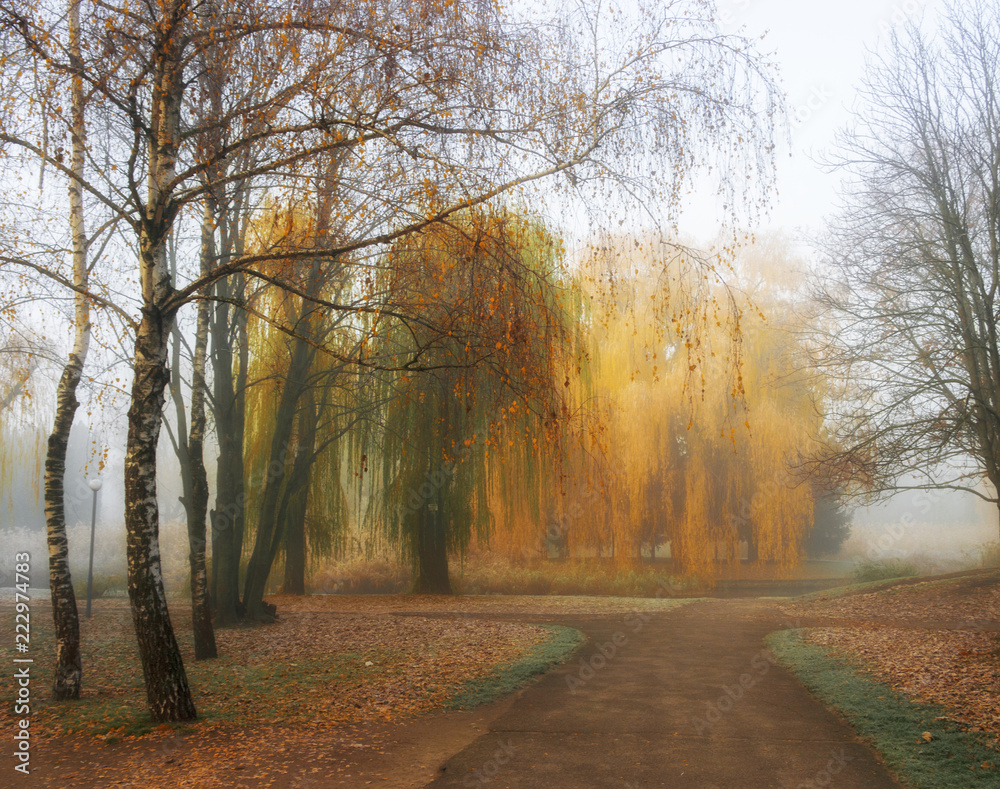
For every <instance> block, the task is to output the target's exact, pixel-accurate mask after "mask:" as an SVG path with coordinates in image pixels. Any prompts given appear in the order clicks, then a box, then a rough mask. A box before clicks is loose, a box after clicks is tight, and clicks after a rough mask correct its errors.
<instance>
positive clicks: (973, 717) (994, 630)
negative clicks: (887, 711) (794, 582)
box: [785, 573, 1000, 746]
mask: <svg viewBox="0 0 1000 789" xmlns="http://www.w3.org/2000/svg"><path fill="white" fill-rule="evenodd" d="M785 611H786V613H788V614H790V615H792V616H796V617H807V618H809V619H812V620H818V622H819V623H820V624H822V625H823V626H822V627H816V628H812V629H810V630H809V631H808V635H807V638H808V640H809V641H811V642H812V643H814V644H817V645H820V646H823V647H825V648H826V649H827V651H828V652H829V653H831V654H836V655H842V656H846V657H848V658H851V659H853V660H856V661H858V662H859V664H860V665H861V666H862V667H863V668H864V669H865V670H867V671H869V672H870V673H871V674H872V675H873V676H874V677H875V678H877V679H878V680H881V681H882V682H885V683H886V684H888V685H890V686H891V687H893V688H894V689H895V690H896V691H898V692H900V693H902V694H903V695H905V696H906V697H908V698H910V699H913V700H916V701H920V702H930V703H934V704H940V705H942V706H943V707H944V708H945V709H946V710H947V717H948V718H949V719H951V720H954V721H955V722H956V723H958V724H959V725H960V726H962V727H964V728H965V729H967V730H970V731H976V732H984V733H986V734H987V735H988V736H989V738H990V740H991V741H992V742H993V743H994V745H995V746H1000V635H998V631H1000V620H998V619H997V612H998V611H1000V577H998V576H997V574H996V573H975V574H971V575H968V576H964V577H961V578H953V579H945V580H930V581H926V582H918V583H913V584H910V585H905V586H898V587H892V588H889V589H885V590H882V591H878V592H868V593H863V594H851V595H847V596H844V597H837V598H832V599H827V600H824V599H821V600H816V601H813V602H809V603H798V604H793V605H787V606H785Z"/></svg>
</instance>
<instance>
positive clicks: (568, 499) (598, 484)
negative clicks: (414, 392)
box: [494, 243, 821, 577]
mask: <svg viewBox="0 0 1000 789" xmlns="http://www.w3.org/2000/svg"><path fill="white" fill-rule="evenodd" d="M609 246H610V248H611V250H610V252H608V250H604V252H605V254H604V255H603V257H601V258H600V259H597V260H592V261H590V262H589V264H588V265H586V266H583V267H581V270H580V272H579V276H578V287H579V289H580V290H581V291H583V292H584V293H586V294H588V296H589V300H590V303H591V304H592V307H591V308H590V309H589V310H587V311H584V312H583V313H581V315H580V316H579V320H580V322H581V325H582V326H583V330H582V331H581V337H582V338H583V339H584V342H585V345H586V349H587V350H586V353H585V356H586V358H587V364H586V365H585V367H586V376H582V375H581V376H577V377H576V378H575V379H574V380H573V381H572V387H571V389H572V391H573V392H574V394H573V398H572V399H573V400H574V401H575V402H576V403H577V405H578V406H581V405H582V404H586V405H587V410H588V411H589V413H590V416H591V421H590V424H591V426H592V429H591V430H590V431H589V432H586V431H585V432H584V434H583V435H585V436H586V440H578V441H575V442H571V444H570V446H569V447H568V448H567V449H568V451H563V452H561V453H560V477H561V484H560V485H558V486H556V485H552V484H550V483H548V482H542V483H541V484H539V482H540V481H541V480H544V479H545V474H544V473H542V474H538V473H537V472H536V471H535V469H534V467H533V466H532V465H531V464H530V463H525V462H523V461H519V462H514V463H507V464H504V465H503V466H502V467H503V468H505V469H507V470H508V471H513V472H514V474H515V476H516V475H518V473H519V472H520V470H521V469H523V470H524V471H523V473H520V480H517V479H512V478H510V477H509V476H508V477H505V478H504V482H503V487H505V488H507V489H511V490H517V491H518V493H519V496H521V497H522V504H521V512H522V513H523V514H522V515H521V519H520V521H519V522H523V523H524V526H523V527H518V528H517V529H514V530H508V531H506V532H505V533H506V534H507V535H508V536H509V537H511V538H510V539H505V540H502V541H494V544H495V545H496V546H498V547H500V548H501V549H503V550H504V551H505V552H507V553H509V554H510V555H512V556H515V557H524V556H526V555H531V554H532V553H535V555H539V554H541V555H545V552H543V551H538V541H537V538H534V539H533V537H532V534H531V527H530V524H532V523H533V522H534V523H537V520H536V519H538V518H542V519H547V522H548V524H549V528H548V532H549V534H550V536H551V535H555V536H556V537H558V541H560V542H561V546H560V549H561V551H562V555H571V556H576V557H581V558H586V557H592V558H599V557H604V558H606V559H613V561H614V563H615V564H617V565H619V566H622V565H629V564H632V563H635V562H639V561H643V560H644V558H647V559H648V558H650V557H652V556H654V555H656V551H657V550H658V549H659V551H660V554H659V555H661V556H664V555H665V554H667V553H668V552H669V556H670V557H671V558H672V560H673V564H674V567H675V569H678V570H681V571H683V572H685V573H690V574H696V575H700V576H709V577H710V576H712V575H714V574H716V573H717V572H718V571H719V569H720V568H721V567H723V566H738V565H739V563H740V561H741V558H743V557H746V558H749V559H750V560H752V561H761V562H768V563H773V564H775V565H778V566H779V567H789V566H791V565H794V564H795V563H797V562H798V561H799V559H800V556H801V553H802V544H803V540H804V538H805V536H806V535H807V533H808V530H809V528H810V526H811V523H812V514H813V499H812V491H811V486H810V485H808V484H802V482H801V481H800V480H799V479H797V478H796V477H795V475H794V474H793V473H792V472H791V471H790V469H791V468H792V467H794V466H795V465H796V462H797V461H798V460H799V459H800V458H801V456H802V455H803V454H805V453H806V452H807V450H808V448H809V446H810V443H811V442H812V441H813V440H814V439H815V437H816V436H817V434H818V431H819V430H820V421H821V420H820V416H819V415H818V413H817V411H816V409H815V407H814V403H815V400H816V397H817V391H816V382H815V381H813V380H811V379H809V378H807V376H806V375H805V374H804V373H802V372H800V371H799V370H798V368H797V365H796V362H795V350H796V349H795V342H794V340H793V338H792V336H791V335H790V334H789V333H788V332H786V331H784V330H782V329H780V328H777V327H774V326H771V325H770V324H769V323H768V322H767V321H766V320H765V318H764V317H763V314H762V313H761V312H760V311H759V310H751V309H745V308H744V307H742V306H741V305H739V304H738V303H737V302H736V300H735V299H733V298H731V297H730V295H729V294H727V293H726V292H725V290H724V288H722V286H721V285H720V284H719V283H718V282H717V281H716V280H715V278H714V277H713V276H712V275H709V276H704V275H701V274H697V273H696V269H694V268H693V267H692V266H691V265H690V262H689V261H684V260H683V259H681V257H680V255H679V254H678V256H677V257H676V258H675V259H674V260H673V261H672V262H673V263H674V264H676V265H675V271H676V272H678V273H677V274H676V275H675V276H674V278H673V279H670V278H669V277H668V276H667V275H665V274H664V273H663V272H664V267H663V266H662V265H660V266H657V265H654V263H655V262H656V261H654V260H653V259H652V257H651V250H650V249H649V247H648V246H647V248H646V249H642V248H641V247H640V245H639V244H637V243H636V244H633V243H629V244H628V245H623V244H618V245H617V247H616V245H615V244H613V243H612V244H610V245H609ZM597 257H598V256H597V255H595V258H597ZM650 272H655V276H654V275H651V274H650ZM761 296H762V300H766V296H767V294H761ZM765 306H775V305H774V304H769V305H765ZM584 378H586V380H584ZM541 465H546V464H544V463H543V464H541ZM548 467H551V465H549V466H548ZM529 499H530V500H532V502H534V501H537V505H535V504H533V503H532V504H529V503H528V501H527V500H529ZM536 533H537V532H536ZM515 534H516V535H517V536H516V538H513V535H515ZM550 543H551V540H550ZM549 548H550V550H549V551H548V555H553V551H552V546H551V544H550V545H549Z"/></svg>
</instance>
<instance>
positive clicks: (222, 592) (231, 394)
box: [211, 282, 246, 627]
mask: <svg viewBox="0 0 1000 789" xmlns="http://www.w3.org/2000/svg"><path fill="white" fill-rule="evenodd" d="M232 290H233V289H232V288H231V286H230V284H229V283H222V282H220V283H218V284H217V286H216V292H217V293H218V294H219V295H221V296H223V298H229V297H230V294H231V293H232ZM214 313H215V314H214V316H213V320H212V369H213V373H214V388H213V398H212V401H213V402H212V404H213V414H214V416H215V427H216V433H217V434H218V440H219V459H218V464H217V473H216V498H215V509H214V510H213V511H212V513H211V520H212V600H213V602H214V605H215V623H216V625H217V626H218V627H226V626H229V625H232V624H235V623H236V622H238V621H239V620H240V619H242V614H243V611H242V604H241V603H240V557H241V556H242V553H243V508H244V504H245V494H244V489H243V425H244V419H245V417H244V411H243V391H244V389H245V385H246V360H245V359H241V361H240V368H239V371H238V372H235V373H234V370H233V366H234V359H233V342H232V340H231V339H230V338H231V337H232V335H233V334H234V333H235V334H236V341H237V343H238V345H239V347H240V348H243V347H244V346H245V345H246V337H245V331H243V332H241V331H240V321H241V320H244V319H245V313H242V311H239V312H237V311H236V310H234V309H233V308H232V307H230V305H229V304H226V303H224V302H219V303H218V304H216V306H215V311H214ZM243 325H244V326H245V323H244V324H243Z"/></svg>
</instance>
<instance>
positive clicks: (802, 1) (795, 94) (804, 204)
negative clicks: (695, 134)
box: [681, 0, 945, 238]
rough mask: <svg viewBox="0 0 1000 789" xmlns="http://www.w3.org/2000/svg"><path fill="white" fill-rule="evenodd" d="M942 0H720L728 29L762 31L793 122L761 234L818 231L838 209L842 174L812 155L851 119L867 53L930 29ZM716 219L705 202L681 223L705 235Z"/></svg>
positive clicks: (826, 145) (693, 207)
mask: <svg viewBox="0 0 1000 789" xmlns="http://www.w3.org/2000/svg"><path fill="white" fill-rule="evenodd" d="M944 5H945V3H944V2H942V0H841V2H838V3H831V2H823V3H817V2H810V1H809V0H798V1H796V0H718V8H719V19H720V20H721V21H722V23H723V29H724V30H725V31H726V32H731V33H732V32H737V31H738V30H739V29H740V27H745V30H744V32H745V34H746V35H748V36H751V37H755V36H759V35H761V34H763V33H765V32H766V37H765V39H764V41H763V42H762V49H763V50H764V51H766V52H770V53H772V54H773V58H774V60H775V61H776V62H777V63H778V65H779V67H780V69H781V78H782V82H783V85H784V88H785V92H786V94H787V98H788V106H789V114H790V121H791V131H790V135H791V146H792V149H791V151H788V150H787V147H786V146H784V145H783V146H782V150H781V155H780V156H779V161H778V167H779V171H778V179H779V180H778V190H779V195H778V198H777V200H776V202H775V203H774V206H773V208H772V211H771V215H770V217H769V218H768V219H766V220H765V221H764V223H763V225H762V227H761V228H760V229H762V230H766V229H775V230H777V229H782V230H787V231H794V230H800V231H803V232H807V231H809V230H818V229H819V228H821V227H822V224H823V218H824V216H826V215H828V214H829V213H830V211H831V210H832V209H833V208H834V206H835V205H836V194H837V184H838V181H839V175H838V174H836V173H827V172H824V171H823V169H822V168H821V167H820V166H819V165H818V164H816V163H815V161H814V159H813V158H812V157H813V156H814V155H816V154H819V153H821V152H822V151H824V150H826V149H829V148H830V147H831V145H832V144H833V143H834V138H835V136H836V133H837V131H838V129H840V128H842V127H843V126H844V125H845V124H846V123H847V122H848V121H849V119H850V111H851V107H852V105H853V102H854V98H855V95H856V89H857V87H858V85H859V83H860V81H861V79H862V76H863V74H864V63H865V52H866V48H873V47H875V46H876V45H877V44H878V42H879V40H880V38H881V39H885V37H886V34H887V33H888V31H889V29H890V28H891V27H892V26H893V25H897V24H900V23H902V22H904V21H905V20H907V19H913V20H914V21H919V20H920V19H921V17H922V16H923V17H925V18H926V22H927V23H928V24H933V23H934V21H935V20H936V18H937V16H938V13H939V10H940V9H941V8H942V7H943V6H944ZM717 221H718V217H717V214H716V212H715V209H714V206H713V205H712V204H711V202H710V199H709V198H706V199H704V200H699V201H698V202H696V203H695V204H693V205H691V207H690V208H689V209H688V210H687V212H686V213H685V217H684V219H683V220H682V222H681V226H682V227H683V228H685V230H686V231H687V232H688V233H692V234H694V235H695V236H697V237H702V238H710V237H712V236H713V235H714V233H715V228H716V226H717Z"/></svg>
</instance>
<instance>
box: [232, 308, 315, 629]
mask: <svg viewBox="0 0 1000 789" xmlns="http://www.w3.org/2000/svg"><path fill="white" fill-rule="evenodd" d="M300 326H301V324H300ZM293 343H294V344H293V347H292V358H291V360H290V362H289V365H288V374H287V376H286V378H285V383H284V386H283V387H282V389H281V400H280V401H279V403H278V409H277V411H276V413H275V417H274V433H273V434H272V436H271V451H270V453H269V455H268V464H267V476H266V478H265V480H264V492H263V495H262V496H261V503H260V516H259V518H258V520H257V533H256V535H255V537H254V546H253V552H252V553H251V554H250V561H249V562H248V563H247V575H246V580H245V582H244V586H243V608H244V610H245V613H246V616H247V617H248V618H250V619H251V620H255V619H261V620H267V619H270V618H271V617H272V616H273V611H271V610H269V609H267V608H266V607H265V606H264V605H263V601H264V590H265V588H266V586H267V577H268V575H269V574H270V572H271V565H272V563H273V561H274V557H275V555H276V554H277V549H278V546H279V545H280V542H281V529H280V524H279V512H278V509H279V503H280V501H281V494H282V489H283V488H284V487H285V483H286V476H287V475H286V473H285V468H286V465H287V461H288V457H287V455H288V449H289V447H290V446H291V442H292V431H293V428H294V425H295V411H296V406H297V404H298V402H299V399H300V398H301V396H302V393H303V391H304V390H305V386H306V379H307V377H308V373H309V367H310V364H311V362H312V353H311V352H310V347H309V345H307V344H306V343H305V342H303V341H301V340H294V341H293Z"/></svg>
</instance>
